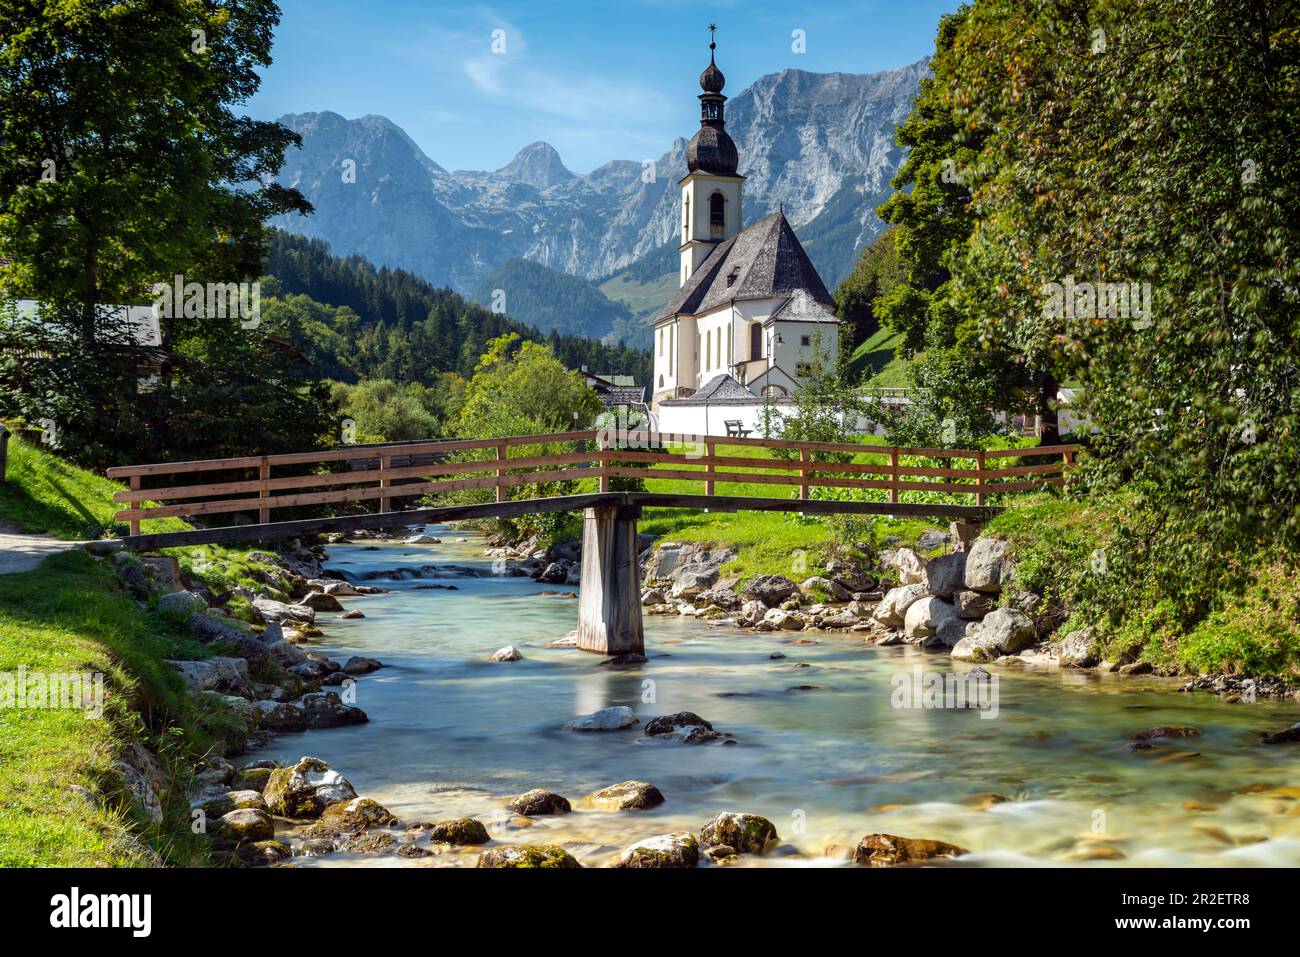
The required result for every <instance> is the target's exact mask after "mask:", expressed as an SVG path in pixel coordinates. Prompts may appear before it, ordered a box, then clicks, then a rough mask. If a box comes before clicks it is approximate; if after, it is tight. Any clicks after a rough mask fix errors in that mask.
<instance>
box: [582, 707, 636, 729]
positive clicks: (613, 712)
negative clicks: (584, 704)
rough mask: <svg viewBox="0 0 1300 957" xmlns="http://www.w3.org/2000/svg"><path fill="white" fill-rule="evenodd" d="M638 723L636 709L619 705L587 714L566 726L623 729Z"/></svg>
mask: <svg viewBox="0 0 1300 957" xmlns="http://www.w3.org/2000/svg"><path fill="white" fill-rule="evenodd" d="M638 723H639V722H638V721H637V717H636V712H635V711H633V710H632V709H631V708H629V707H627V705H618V706H617V707H614V708H601V709H600V710H599V711H593V712H592V713H591V714H585V715H583V716H582V717H580V718H577V719H576V720H574V721H570V722H569V723H568V724H566V725H565V726H564V727H565V728H566V729H567V730H569V731H622V730H623V729H624V728H631V727H635V726H636V725H637V724H638Z"/></svg>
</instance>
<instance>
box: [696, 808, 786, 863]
mask: <svg viewBox="0 0 1300 957" xmlns="http://www.w3.org/2000/svg"><path fill="white" fill-rule="evenodd" d="M700 840H702V841H703V842H704V843H705V844H707V845H708V846H709V847H722V846H725V847H730V848H734V849H735V851H736V853H738V854H762V853H764V852H765V851H766V850H767V849H768V848H770V847H772V846H773V845H774V844H776V843H777V842H778V841H779V840H780V838H779V837H778V836H777V833H776V826H775V825H774V824H773V823H772V822H771V821H769V820H768V819H767V818H765V817H759V816H758V815H757V814H743V813H740V812H738V811H723V812H722V813H721V814H719V815H718V816H717V817H715V818H714V819H713V820H712V821H710V822H709V823H708V824H706V825H704V829H703V830H702V831H700Z"/></svg>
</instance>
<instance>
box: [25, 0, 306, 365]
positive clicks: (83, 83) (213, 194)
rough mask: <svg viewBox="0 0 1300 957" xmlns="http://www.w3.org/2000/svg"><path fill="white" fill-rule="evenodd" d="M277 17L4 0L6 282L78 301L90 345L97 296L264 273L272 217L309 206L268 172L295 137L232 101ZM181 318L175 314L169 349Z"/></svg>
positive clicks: (270, 6) (189, 0) (221, 2)
mask: <svg viewBox="0 0 1300 957" xmlns="http://www.w3.org/2000/svg"><path fill="white" fill-rule="evenodd" d="M279 17H280V14H279V9H278V7H277V6H276V4H275V3H273V2H270V0H241V2H233V0H119V2H115V3H111V4H108V3H102V2H99V0H60V2H57V3H47V2H45V0H4V2H3V3H0V37H3V40H4V42H3V43H0V196H3V197H4V201H3V206H2V207H0V251H2V252H3V253H4V255H5V256H6V257H7V258H8V260H9V261H8V262H7V263H5V264H4V265H0V285H3V286H5V287H6V288H8V289H9V290H10V291H11V293H17V294H20V295H25V296H29V297H31V298H34V299H37V300H39V301H41V302H44V303H46V304H48V305H50V306H52V307H59V308H61V309H62V308H66V307H75V308H76V310H77V311H78V315H79V320H80V327H79V329H78V332H79V334H80V336H81V339H82V342H83V344H89V343H91V342H93V340H94V339H95V336H96V331H97V330H96V319H97V311H96V306H97V305H99V304H103V303H133V302H141V301H145V302H147V301H150V300H152V299H153V296H152V294H151V292H150V290H151V289H152V287H153V284H154V283H156V282H166V281H170V280H171V278H172V276H173V275H175V274H178V273H180V274H185V275H187V276H188V277H190V278H193V279H199V278H200V277H202V281H209V280H211V281H220V282H232V281H241V280H249V279H252V278H255V277H256V276H257V275H258V273H259V272H260V259H261V256H262V252H263V250H262V239H263V236H262V230H263V226H262V224H263V221H264V220H265V219H266V218H267V217H269V216H273V215H276V214H279V213H286V212H292V211H298V212H309V211H310V206H309V205H308V204H307V202H306V201H305V200H304V199H303V198H302V196H301V195H300V194H299V193H298V192H297V191H296V190H292V189H287V188H285V187H283V186H280V185H277V184H275V183H274V182H269V178H270V177H271V176H273V175H274V174H275V173H277V172H278V171H279V169H280V165H281V163H282V162H283V154H284V149H285V147H286V146H288V145H290V144H291V143H297V142H299V138H298V137H297V135H296V134H294V133H293V132H292V131H290V130H289V129H287V128H286V127H284V126H281V125H280V124H278V123H271V122H263V121H258V120H252V119H249V118H248V117H245V116H241V115H239V114H238V113H236V112H235V111H234V109H233V107H234V106H235V105H236V104H238V103H240V102H241V101H243V100H245V99H247V98H248V97H249V96H251V95H252V94H253V93H254V92H255V91H256V90H257V87H258V83H259V78H258V75H257V72H256V71H257V70H258V69H259V68H263V67H265V66H267V65H268V64H269V63H270V62H271V57H270V51H271V39H272V31H273V30H274V28H275V26H276V24H277V23H278V22H279ZM259 181H263V182H269V185H258V183H259ZM250 183H252V184H254V185H253V188H249V184H250ZM183 325H184V321H183V320H182V319H177V320H175V321H174V323H168V322H164V328H163V345H164V347H165V348H171V347H172V346H173V345H174V344H175V342H176V341H177V340H179V339H181V338H183V337H184V335H185V334H186V333H187V332H193V331H194V330H193V329H185V328H182V327H183Z"/></svg>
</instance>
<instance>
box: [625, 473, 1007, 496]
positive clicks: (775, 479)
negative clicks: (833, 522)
mask: <svg viewBox="0 0 1300 957" xmlns="http://www.w3.org/2000/svg"><path fill="white" fill-rule="evenodd" d="M608 471H609V474H610V475H611V476H613V477H615V478H641V479H672V480H676V481H685V482H704V481H707V480H708V475H709V473H707V472H681V471H671V470H668V469H637V468H622V467H619V466H614V467H612V468H610V469H609V470H608ZM713 478H714V481H717V482H730V483H739V484H744V483H753V484H756V485H787V486H789V487H790V488H798V487H800V485H801V480H800V478H799V476H797V475H760V474H757V473H755V474H748V473H740V472H715V473H713ZM808 484H809V485H810V486H814V487H822V488H853V489H881V490H885V491H888V490H890V489H894V488H898V489H901V490H904V491H910V492H952V493H956V494H961V493H966V494H970V493H972V492H975V491H976V490H977V489H978V488H979V486H976V485H974V484H972V485H957V484H954V483H951V482H906V481H901V480H900V481H893V480H878V479H835V478H810V479H809V482H808ZM998 487H999V488H1001V487H1002V486H998Z"/></svg>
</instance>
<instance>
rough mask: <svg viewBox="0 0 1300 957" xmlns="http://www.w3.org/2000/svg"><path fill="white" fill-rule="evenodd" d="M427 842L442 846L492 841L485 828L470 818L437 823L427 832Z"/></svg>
mask: <svg viewBox="0 0 1300 957" xmlns="http://www.w3.org/2000/svg"><path fill="white" fill-rule="evenodd" d="M429 840H431V841H438V842H440V843H442V844H486V843H487V842H488V841H490V840H492V839H491V838H490V837H488V832H487V828H485V827H484V826H483V824H482V822H480V821H476V820H474V819H473V818H472V817H463V818H458V819H457V820H454V821H439V822H438V823H437V824H435V825H434V826H433V827H432V828H431V829H430V831H429Z"/></svg>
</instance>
